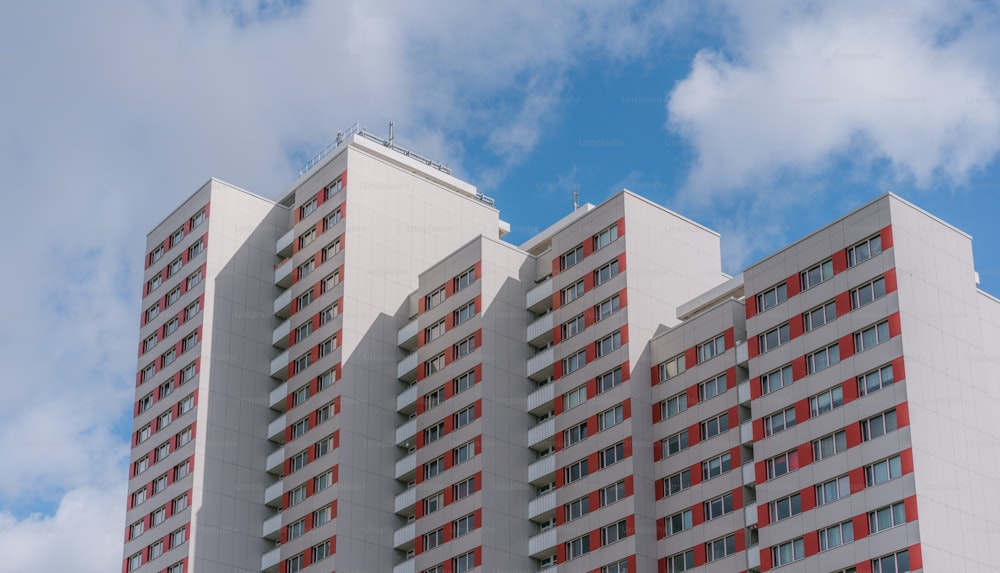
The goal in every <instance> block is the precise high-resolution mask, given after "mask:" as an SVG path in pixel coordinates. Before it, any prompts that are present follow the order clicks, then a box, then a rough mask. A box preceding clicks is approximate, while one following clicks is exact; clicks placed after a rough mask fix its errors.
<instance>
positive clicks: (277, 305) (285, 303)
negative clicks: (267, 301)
mask: <svg viewBox="0 0 1000 573" xmlns="http://www.w3.org/2000/svg"><path fill="white" fill-rule="evenodd" d="M291 310H292V291H290V290H286V291H285V292H283V293H281V294H279V295H278V297H277V298H275V299H274V316H277V317H279V318H288V314H289V312H290V311H291Z"/></svg>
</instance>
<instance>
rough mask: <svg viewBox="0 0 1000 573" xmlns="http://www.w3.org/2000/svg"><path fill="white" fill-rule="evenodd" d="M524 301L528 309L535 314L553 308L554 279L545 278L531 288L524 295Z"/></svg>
mask: <svg viewBox="0 0 1000 573" xmlns="http://www.w3.org/2000/svg"><path fill="white" fill-rule="evenodd" d="M524 303H525V306H526V307H527V308H528V310H530V311H531V312H533V313H535V314H541V313H543V312H545V311H546V310H548V309H550V308H552V279H551V278H549V279H545V281H544V282H541V283H539V284H538V285H537V286H535V287H534V288H532V289H531V290H529V291H528V292H527V293H526V294H525V295H524Z"/></svg>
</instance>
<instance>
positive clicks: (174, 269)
mask: <svg viewBox="0 0 1000 573" xmlns="http://www.w3.org/2000/svg"><path fill="white" fill-rule="evenodd" d="M182 266H184V261H183V259H182V258H181V257H177V258H176V259H174V260H172V261H170V264H169V265H167V276H168V277H172V276H174V275H176V274H177V273H179V272H180V271H181V267H182Z"/></svg>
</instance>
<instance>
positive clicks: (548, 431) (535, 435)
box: [528, 418, 556, 450]
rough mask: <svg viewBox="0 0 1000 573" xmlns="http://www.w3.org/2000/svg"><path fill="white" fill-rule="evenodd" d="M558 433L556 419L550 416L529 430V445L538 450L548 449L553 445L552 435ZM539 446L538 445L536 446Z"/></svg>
mask: <svg viewBox="0 0 1000 573" xmlns="http://www.w3.org/2000/svg"><path fill="white" fill-rule="evenodd" d="M555 433H556V419H555V418H549V419H548V420H545V421H543V422H541V423H539V424H537V425H536V426H534V427H532V428H531V429H530V430H528V447H529V448H534V449H537V450H547V449H549V446H550V445H551V440H552V436H553V435H555ZM536 446H537V447H536Z"/></svg>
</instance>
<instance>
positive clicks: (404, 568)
mask: <svg viewBox="0 0 1000 573" xmlns="http://www.w3.org/2000/svg"><path fill="white" fill-rule="evenodd" d="M416 562H417V560H416V559H413V558H410V559H407V560H406V561H403V562H402V563H400V564H399V565H396V566H395V567H393V568H392V573H415V572H416V570H417V569H416Z"/></svg>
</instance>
